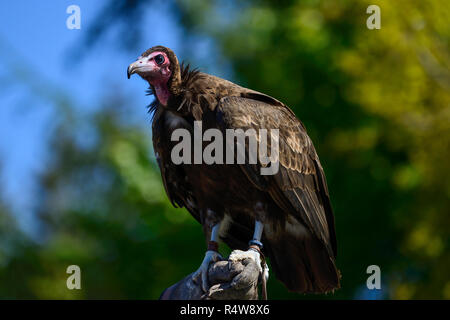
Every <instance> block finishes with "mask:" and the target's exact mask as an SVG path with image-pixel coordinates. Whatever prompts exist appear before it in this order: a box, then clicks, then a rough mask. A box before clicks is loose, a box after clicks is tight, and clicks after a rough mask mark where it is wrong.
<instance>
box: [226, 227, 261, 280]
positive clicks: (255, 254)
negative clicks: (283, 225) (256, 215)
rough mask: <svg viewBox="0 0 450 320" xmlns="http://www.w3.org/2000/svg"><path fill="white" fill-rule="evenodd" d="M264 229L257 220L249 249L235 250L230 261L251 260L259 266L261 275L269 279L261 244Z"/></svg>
mask: <svg viewBox="0 0 450 320" xmlns="http://www.w3.org/2000/svg"><path fill="white" fill-rule="evenodd" d="M263 229H264V225H263V223H262V222H261V221H258V220H255V231H254V233H253V239H252V240H250V241H249V243H248V244H249V249H248V250H247V251H242V250H234V251H233V252H232V253H231V255H230V257H229V259H230V260H244V259H246V258H250V259H252V260H254V261H255V262H256V264H257V265H258V266H259V273H261V274H262V273H263V271H264V277H265V278H266V281H267V279H269V267H268V266H267V264H266V261H265V258H264V255H263V254H262V251H261V250H262V248H263V244H262V243H261V235H262V232H263ZM263 266H264V270H263Z"/></svg>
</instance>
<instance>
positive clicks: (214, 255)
mask: <svg viewBox="0 0 450 320" xmlns="http://www.w3.org/2000/svg"><path fill="white" fill-rule="evenodd" d="M219 260H223V258H222V256H221V255H220V254H219V253H218V252H217V251H213V250H208V251H206V253H205V258H204V259H203V262H202V264H201V265H200V268H198V269H197V271H195V273H194V275H193V276H192V280H193V281H194V282H195V283H198V282H197V281H198V279H199V278H201V288H202V290H203V291H204V292H207V291H208V289H209V285H208V269H209V265H210V264H211V263H213V262H217V261H219Z"/></svg>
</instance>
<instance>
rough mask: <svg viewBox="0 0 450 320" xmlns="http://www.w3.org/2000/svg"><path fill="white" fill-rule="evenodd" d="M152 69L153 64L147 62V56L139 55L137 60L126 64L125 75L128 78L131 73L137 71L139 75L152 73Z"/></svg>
mask: <svg viewBox="0 0 450 320" xmlns="http://www.w3.org/2000/svg"><path fill="white" fill-rule="evenodd" d="M153 71H154V66H153V65H152V64H150V63H149V61H148V58H147V57H140V58H139V59H138V60H137V61H135V62H133V63H132V64H130V65H129V66H128V69H127V77H128V79H130V77H131V75H132V74H134V73H137V74H139V75H141V76H142V75H144V74H147V73H152V72H153Z"/></svg>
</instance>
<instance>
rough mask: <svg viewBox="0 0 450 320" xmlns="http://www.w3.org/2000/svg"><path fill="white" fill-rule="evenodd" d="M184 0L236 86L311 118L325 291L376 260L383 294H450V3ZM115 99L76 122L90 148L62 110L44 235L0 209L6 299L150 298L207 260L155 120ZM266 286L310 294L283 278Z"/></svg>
mask: <svg viewBox="0 0 450 320" xmlns="http://www.w3.org/2000/svg"><path fill="white" fill-rule="evenodd" d="M275 3H276V4H275ZM369 4H378V5H379V6H380V7H381V19H382V20H381V29H380V30H368V29H367V28H366V24H365V21H366V18H367V17H368V15H367V14H366V13H365V10H366V8H367V6H368V5H369ZM175 8H176V10H177V12H178V13H179V15H180V21H181V23H182V24H183V26H184V28H185V30H186V34H188V35H193V36H200V37H202V36H203V37H209V38H212V39H214V40H215V42H216V44H217V46H218V47H219V48H220V50H221V52H222V53H223V54H224V55H225V57H226V58H227V59H228V60H229V61H230V63H231V66H232V69H233V72H234V74H235V79H234V80H235V81H236V82H238V83H240V84H242V85H244V86H248V87H250V88H252V89H255V90H258V91H262V92H265V93H267V94H269V95H272V96H274V97H276V98H278V99H280V100H282V101H284V102H285V103H286V104H288V105H289V106H290V107H291V108H292V109H293V110H294V111H295V112H296V114H297V115H298V117H299V118H300V119H301V120H302V121H303V122H304V124H305V125H306V127H307V129H308V132H309V134H310V136H311V138H312V140H313V141H314V143H315V146H316V149H317V151H318V153H319V155H320V158H321V161H322V164H323V166H324V169H325V173H326V175H327V179H328V185H329V189H330V194H331V200H332V203H333V207H334V210H335V216H336V229H337V236H338V259H337V263H338V266H339V268H340V270H341V272H342V275H343V278H342V289H340V290H339V291H337V292H336V293H335V294H334V295H328V296H327V298H354V297H355V296H357V293H358V292H359V290H361V289H364V288H365V281H366V279H367V274H366V268H367V266H369V265H371V264H376V265H379V266H380V268H381V272H382V280H383V284H382V292H383V294H384V295H383V297H384V298H396V299H411V298H445V299H450V277H449V276H448V270H450V250H449V244H450V241H449V229H448V226H449V225H450V220H449V219H450V216H449V214H448V213H449V210H450V203H449V199H450V184H449V182H448V181H450V176H449V172H450V170H449V162H448V159H449V158H450V148H449V146H450V141H449V139H450V94H449V87H450V81H449V79H450V73H449V66H450V60H449V59H450V58H449V56H448V52H449V48H448V43H449V31H450V29H449V28H448V19H449V17H450V7H449V5H448V4H447V2H446V1H438V0H435V1H427V2H422V1H375V2H370V3H369V2H365V1H356V0H353V1H331V0H325V1H313V0H311V1H280V2H270V1H253V2H249V3H246V4H245V5H244V4H242V3H241V2H239V3H233V4H229V3H227V4H226V5H225V4H224V2H223V1H215V2H214V1H213V2H206V1H192V2H191V1H189V2H179V3H178V4H177V5H176V7H175ZM128 10H131V9H130V8H128ZM105 19H106V18H105ZM106 20H107V19H106ZM106 20H105V21H106ZM150 45H152V44H148V46H150ZM193 49H194V48H191V50H193ZM198 66H200V67H205V66H202V65H201V63H198ZM106 103H107V105H108V108H107V109H101V110H100V111H99V112H98V113H96V114H94V115H92V116H90V117H89V119H83V121H84V122H86V123H87V124H88V125H89V126H91V127H92V128H93V129H94V131H95V136H96V139H95V143H93V145H91V146H89V147H83V146H80V145H79V144H78V143H77V142H76V141H77V139H76V138H75V136H76V131H77V129H76V127H75V128H74V127H72V126H71V125H70V124H71V122H70V120H69V119H67V120H63V121H62V123H61V125H60V126H59V128H58V130H57V133H56V134H55V135H54V138H53V141H52V150H53V152H54V154H53V159H52V163H51V165H50V166H49V167H48V168H47V170H46V172H45V174H44V175H43V176H42V177H41V179H40V186H41V192H42V198H41V201H40V203H39V205H38V213H39V216H40V217H41V219H42V221H44V222H45V226H46V231H45V234H46V238H45V240H44V241H42V242H41V243H39V244H36V243H34V242H32V241H30V240H28V239H27V238H26V237H25V236H24V235H23V234H21V233H20V232H18V231H17V228H15V227H14V223H13V222H11V221H10V219H9V218H8V216H9V215H8V214H2V215H1V216H0V217H1V220H0V237H1V238H0V240H1V242H0V283H1V284H2V285H1V286H0V297H3V298H58V299H61V298H62V299H65V298H135V299H154V298H158V296H159V294H160V293H161V292H162V290H163V289H164V288H166V287H168V286H169V285H171V284H173V283H175V282H176V281H178V280H180V279H181V278H182V277H184V276H185V275H187V274H189V273H190V272H193V271H194V270H195V269H196V268H197V267H198V265H199V264H200V262H201V259H202V256H203V250H204V239H203V235H202V231H201V227H200V226H199V225H198V223H196V222H195V221H194V219H193V218H191V217H190V216H189V214H188V213H187V212H186V210H184V209H174V208H173V207H172V205H171V204H170V203H169V202H168V200H167V197H166V195H165V193H164V190H163V187H162V184H161V179H160V176H159V172H158V169H157V166H156V165H155V163H154V160H153V157H152V150H151V148H150V137H149V136H148V132H149V131H150V129H149V128H145V129H142V128H139V127H138V126H136V125H133V124H124V121H121V119H122V118H123V117H125V116H126V113H124V112H122V113H121V112H120V111H118V110H121V104H123V103H124V102H118V101H115V100H111V101H106ZM127 107H133V108H135V107H136V106H127ZM113 110H114V111H113ZM0 211H2V212H5V213H7V211H8V210H7V208H4V209H3V208H0ZM226 250H229V249H226ZM287 254H289V253H287ZM70 264H77V265H79V266H80V267H81V270H82V290H80V291H76V290H74V291H69V290H67V289H66V287H65V285H66V282H65V280H66V278H67V274H66V273H65V270H66V267H67V266H68V265H70ZM268 290H269V297H270V298H274V299H275V298H278V299H279V298H301V297H302V296H299V295H295V294H289V293H287V292H286V290H285V288H284V287H283V286H282V285H281V284H280V283H279V282H278V281H276V280H275V279H274V276H272V277H271V279H270V282H269V285H268ZM307 298H323V297H322V296H313V297H310V296H307Z"/></svg>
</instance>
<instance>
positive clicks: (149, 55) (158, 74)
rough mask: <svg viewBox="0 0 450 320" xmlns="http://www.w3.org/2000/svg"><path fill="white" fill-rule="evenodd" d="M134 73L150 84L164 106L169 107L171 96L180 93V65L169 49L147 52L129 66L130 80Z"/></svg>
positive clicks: (154, 48) (153, 48)
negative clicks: (168, 102)
mask: <svg viewBox="0 0 450 320" xmlns="http://www.w3.org/2000/svg"><path fill="white" fill-rule="evenodd" d="M134 73H136V74H138V75H139V76H141V78H142V79H144V80H146V81H147V82H148V83H149V84H150V87H151V88H152V91H153V92H154V93H155V95H156V97H157V98H158V100H159V102H160V103H162V104H163V105H167V101H168V99H169V97H170V96H171V95H177V94H179V92H180V86H181V72H180V64H179V63H178V59H177V56H176V55H175V53H173V51H172V50H170V49H169V48H166V47H163V46H155V47H151V48H150V49H148V50H146V51H145V52H144V53H142V54H141V55H140V56H139V57H138V59H137V60H136V61H135V62H133V63H132V64H130V65H129V66H128V69H127V76H128V79H129V78H130V76H131V75H132V74H134Z"/></svg>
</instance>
